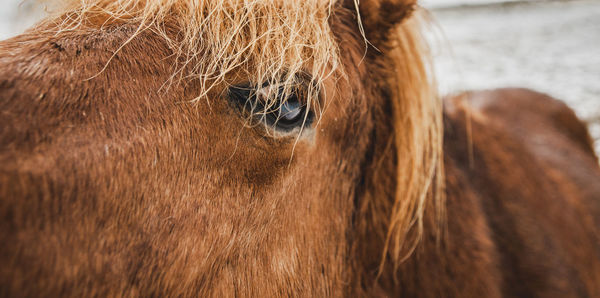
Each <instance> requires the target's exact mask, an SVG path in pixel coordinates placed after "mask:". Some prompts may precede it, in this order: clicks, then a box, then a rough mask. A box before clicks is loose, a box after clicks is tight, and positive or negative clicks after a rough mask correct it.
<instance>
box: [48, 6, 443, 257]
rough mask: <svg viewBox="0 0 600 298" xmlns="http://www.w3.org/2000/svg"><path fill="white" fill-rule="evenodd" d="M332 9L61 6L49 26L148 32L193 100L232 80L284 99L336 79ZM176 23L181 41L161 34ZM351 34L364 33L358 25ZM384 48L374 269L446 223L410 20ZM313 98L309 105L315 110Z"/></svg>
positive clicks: (416, 29)
mask: <svg viewBox="0 0 600 298" xmlns="http://www.w3.org/2000/svg"><path fill="white" fill-rule="evenodd" d="M336 4H337V0H302V1H283V0H244V1H241V0H215V1H203V0H185V1H184V0H62V2H61V5H60V7H61V8H60V11H61V13H60V15H61V17H59V18H56V19H54V20H55V22H57V20H58V23H56V24H55V25H56V26H55V27H54V28H58V29H59V30H61V31H62V30H76V29H79V28H82V27H86V26H89V25H90V22H91V20H93V22H94V24H92V25H95V26H97V25H98V24H100V25H109V24H113V23H119V22H127V23H132V24H137V25H138V26H139V27H138V30H137V31H136V34H134V35H132V36H131V39H133V38H135V36H136V35H137V33H139V32H142V31H143V30H152V31H154V32H156V33H157V34H159V35H160V36H162V37H163V38H164V39H165V40H166V41H167V42H168V44H169V46H170V48H171V49H172V50H173V51H174V54H175V55H176V56H177V57H180V58H181V59H182V60H183V61H184V63H183V64H184V65H185V67H182V68H178V69H177V70H176V71H175V72H174V74H173V78H176V77H178V78H180V79H196V80H199V82H200V83H201V84H202V87H203V88H202V90H203V93H202V94H198V96H197V99H200V98H203V97H204V96H205V95H206V94H207V93H208V92H210V91H211V90H212V89H213V87H214V86H216V85H217V84H223V83H224V84H230V83H232V82H231V78H230V77H231V76H232V75H234V74H235V75H237V77H238V78H239V77H244V78H251V79H252V80H253V82H252V83H255V84H261V83H264V82H274V81H275V82H280V83H281V85H282V86H284V87H285V93H287V92H291V89H292V88H293V87H294V85H296V84H297V83H298V82H297V80H298V77H299V76H303V77H308V78H310V80H312V82H311V84H309V85H310V86H320V85H321V82H322V81H323V80H325V79H326V78H328V77H329V76H331V75H332V74H339V75H340V76H343V73H344V69H343V67H342V63H341V58H340V54H339V49H338V44H337V42H336V40H335V37H334V34H333V32H332V31H331V27H330V24H329V21H330V18H329V16H330V15H331V14H332V13H333V12H334V10H335V8H336ZM355 5H358V1H355ZM357 7H358V6H357ZM357 11H358V9H357ZM173 20H174V22H175V23H176V24H177V25H178V28H177V30H176V31H177V32H179V34H178V35H173V34H172V33H171V32H169V31H168V29H166V28H164V26H163V25H164V24H165V23H167V21H171V22H173ZM358 28H359V29H360V31H361V34H364V32H363V29H362V24H361V21H360V18H358ZM367 38H368V36H367ZM388 43H389V49H387V50H385V53H383V54H384V55H385V56H386V61H387V62H388V63H389V67H390V70H391V71H390V74H391V75H390V76H389V77H388V79H389V81H388V82H387V84H388V85H389V86H391V87H392V90H391V91H392V96H393V98H392V107H393V114H394V119H395V123H394V137H395V145H396V148H397V154H396V159H397V169H396V173H397V181H396V185H397V187H396V191H395V200H394V201H392V202H389V198H371V199H372V200H383V199H387V201H386V202H378V203H376V204H380V206H379V207H377V209H378V210H379V211H377V212H375V211H372V212H374V213H378V212H379V213H380V215H381V216H383V215H382V214H381V213H382V212H385V215H386V217H388V219H387V220H384V222H385V224H384V226H385V227H376V228H377V229H379V228H381V229H385V231H384V232H383V233H385V234H386V236H385V239H386V242H385V246H384V252H383V257H382V263H381V268H383V266H384V264H385V260H386V259H387V258H391V259H392V261H393V263H394V264H396V265H397V264H399V263H401V262H402V261H403V260H405V259H406V258H407V257H408V256H410V255H411V253H412V252H413V251H414V250H415V248H416V247H417V245H418V243H419V241H420V239H421V238H422V235H423V229H424V222H425V210H426V209H427V210H431V211H433V212H434V214H435V218H436V219H438V220H437V222H438V224H441V223H442V222H443V218H444V190H443V187H444V171H443V154H442V142H443V140H442V138H443V136H442V116H441V115H442V111H441V101H440V100H439V99H438V97H437V94H436V93H435V91H434V88H432V86H433V82H432V80H431V71H430V70H429V69H428V65H429V63H428V61H427V59H426V57H427V48H426V46H425V43H424V42H423V40H422V37H421V32H420V24H419V21H418V20H417V19H416V17H412V18H411V19H410V20H408V21H406V22H403V23H402V24H400V25H399V26H397V27H396V28H394V29H393V30H392V31H391V32H390V34H389V41H388ZM240 70H241V71H242V73H241V74H240V73H239V71H240ZM313 91H315V92H309V95H308V99H307V100H308V104H309V105H312V106H315V103H312V101H314V100H315V99H316V90H313ZM286 97H287V96H286ZM317 106H318V103H317ZM381 209H385V210H381ZM437 227H438V228H440V226H437Z"/></svg>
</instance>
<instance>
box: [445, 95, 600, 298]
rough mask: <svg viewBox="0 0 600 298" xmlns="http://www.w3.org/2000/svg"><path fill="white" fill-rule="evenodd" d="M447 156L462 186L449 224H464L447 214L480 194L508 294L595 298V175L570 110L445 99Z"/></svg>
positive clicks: (493, 98) (598, 275) (585, 139)
mask: <svg viewBox="0 0 600 298" xmlns="http://www.w3.org/2000/svg"><path fill="white" fill-rule="evenodd" d="M445 151H446V164H452V165H453V167H451V168H454V170H453V171H454V172H448V175H449V176H450V177H449V178H448V180H449V181H450V180H451V179H459V180H462V181H463V182H462V184H463V185H466V188H463V189H462V190H460V191H459V192H458V193H457V192H456V191H455V192H448V208H449V210H448V214H449V215H448V217H449V225H450V226H452V225H461V224H464V223H462V221H461V219H460V218H452V216H453V210H451V209H452V208H454V207H453V206H455V205H457V204H459V203H457V202H461V201H464V199H463V198H462V194H461V193H467V192H469V193H476V194H477V197H478V199H477V204H478V205H479V206H480V207H481V210H482V212H483V214H484V217H485V218H486V224H487V226H488V227H489V231H490V234H489V235H488V236H489V237H491V239H492V241H493V242H494V245H495V247H496V249H497V251H498V252H499V260H500V261H499V263H500V268H501V274H502V280H503V293H504V294H507V295H511V296H512V295H518V296H557V295H558V296H561V297H573V296H575V297H578V296H587V295H589V296H598V295H600V288H599V285H600V262H599V261H598V260H600V247H599V246H598V243H599V238H598V235H599V234H598V230H597V227H598V226H600V201H599V200H600V183H599V181H600V168H599V167H598V160H597V158H596V156H595V155H594V152H593V147H592V141H591V138H590V136H589V133H588V132H587V129H586V127H585V125H584V124H583V123H582V122H581V121H580V120H579V119H578V118H577V117H576V116H575V114H574V113H573V111H572V110H570V109H569V108H568V107H567V106H566V105H565V104H564V103H562V102H560V101H558V100H556V99H553V98H551V97H549V96H547V95H544V94H540V93H537V92H534V91H530V90H526V89H499V90H493V91H481V92H467V93H463V94H460V95H457V96H454V97H450V98H447V99H445ZM472 208H475V207H472ZM454 216H457V214H456V215H454ZM453 220H455V223H452V221H453ZM462 237H466V236H465V235H463V236H462ZM457 238H458V239H461V237H457ZM591 256H596V257H594V258H592V257H591ZM559 281H560V282H559Z"/></svg>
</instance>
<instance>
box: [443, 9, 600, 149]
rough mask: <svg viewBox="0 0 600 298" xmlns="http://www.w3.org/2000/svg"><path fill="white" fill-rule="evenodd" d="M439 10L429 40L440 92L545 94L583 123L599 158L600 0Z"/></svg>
mask: <svg viewBox="0 0 600 298" xmlns="http://www.w3.org/2000/svg"><path fill="white" fill-rule="evenodd" d="M467 2H476V1H474V0H471V1H467ZM477 2H479V1H477ZM468 4H472V3H468ZM478 4H481V3H478ZM440 7H441V8H434V9H432V13H433V16H434V18H435V20H436V22H437V23H438V25H439V28H440V29H441V30H442V32H443V33H442V34H439V33H438V34H435V37H436V38H432V39H433V40H434V42H433V44H434V46H433V50H434V55H435V59H434V62H435V65H436V73H437V77H438V81H439V83H440V90H441V92H442V94H448V93H452V92H457V91H461V90H469V89H487V88H496V87H503V86H520V87H528V88H533V89H536V90H539V91H542V92H545V93H548V94H550V95H552V96H554V97H556V98H559V99H562V100H564V101H566V102H567V103H568V104H569V105H570V106H571V107H572V108H573V109H574V110H575V111H576V112H577V114H578V115H579V116H580V117H581V118H583V119H584V120H585V121H587V122H588V123H589V125H590V130H591V133H592V135H593V137H594V138H595V139H596V152H598V153H600V1H597V0H596V1H592V0H584V1H543V2H531V3H507V4H500V5H475V6H458V7H454V8H452V7H450V8H449V7H447V6H444V5H440Z"/></svg>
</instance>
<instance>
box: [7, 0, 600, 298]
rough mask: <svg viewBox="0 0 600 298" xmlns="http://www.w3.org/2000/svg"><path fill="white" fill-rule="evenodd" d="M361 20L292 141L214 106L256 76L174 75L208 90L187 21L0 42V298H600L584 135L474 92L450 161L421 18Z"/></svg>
mask: <svg viewBox="0 0 600 298" xmlns="http://www.w3.org/2000/svg"><path fill="white" fill-rule="evenodd" d="M363 2H364V3H363ZM354 4H355V3H354V1H345V2H344V3H339V4H336V5H335V7H334V8H335V9H334V11H333V13H332V14H331V16H330V17H329V18H328V23H329V24H330V29H331V34H332V37H333V38H334V40H335V41H336V43H337V49H336V52H339V54H340V57H341V61H340V63H341V64H342V65H341V67H342V69H343V73H342V72H333V73H331V74H330V75H329V76H327V77H326V78H323V80H322V81H320V84H321V85H322V86H321V89H322V92H323V94H322V96H321V100H322V102H320V104H321V105H322V107H323V110H322V113H321V115H320V119H319V121H318V122H317V123H315V124H314V125H315V127H314V128H307V129H310V130H312V133H310V134H307V135H306V136H302V137H301V138H296V137H294V136H287V137H275V136H272V135H270V134H268V133H267V132H266V131H265V130H264V129H263V128H262V127H258V126H257V127H247V126H245V125H244V124H245V120H244V118H243V117H242V115H240V114H239V113H238V112H236V111H235V110H234V109H232V107H231V104H229V103H228V101H227V99H226V98H225V95H224V92H223V90H225V88H226V87H227V86H228V85H227V84H228V82H231V81H236V80H239V79H240V78H242V79H243V78H245V76H248V73H251V72H247V71H232V72H231V73H229V74H228V75H227V76H224V77H223V80H221V81H217V82H216V83H215V84H214V85H211V87H212V88H210V90H208V91H207V88H206V84H205V83H204V81H203V80H202V78H196V79H194V78H187V79H182V80H176V81H173V80H171V78H172V75H173V73H174V72H176V71H180V72H181V71H183V72H186V71H189V73H191V74H198V73H197V70H198V69H197V68H196V67H195V66H190V65H188V64H186V63H188V62H189V61H190V60H189V59H187V58H189V57H186V55H190V53H188V52H178V51H177V48H174V47H173V41H175V40H177V36H178V32H180V30H181V28H182V25H181V23H180V22H179V21H173V20H169V19H168V18H166V19H164V20H163V21H162V23H160V26H161V27H160V28H161V30H162V31H160V32H157V31H156V30H139V28H140V22H142V24H143V20H139V19H135V18H130V19H128V20H127V21H118V22H110V23H106V24H104V25H103V26H100V24H99V23H95V21H98V22H102V23H105V22H106V19H103V18H98V19H94V18H90V19H89V22H87V23H85V26H77V27H74V28H72V30H59V31H58V32H57V30H55V29H56V28H57V27H56V25H54V24H52V23H46V24H44V25H41V26H42V27H39V28H38V30H34V31H30V32H29V33H26V34H24V35H22V36H19V37H16V38H13V39H11V40H8V41H4V42H2V43H0V65H1V67H0V111H1V113H2V116H1V117H0V144H1V147H0V164H1V167H0V216H1V217H0V218H1V219H0V241H1V242H0V243H2V244H3V245H2V246H1V247H0V260H1V263H2V264H3V266H2V267H1V269H0V296H6V297H14V296H32V297H33V296H35V297H40V296H41V297H54V296H70V297H82V296H217V295H218V296H258V297H268V296H311V297H314V296H316V297H322V296H404V297H415V296H419V297H444V296H445V297H502V296H509V297H512V296H520V297H534V296H537V297H597V296H600V288H599V285H600V246H599V240H600V239H599V235H598V226H599V225H600V206H599V202H598V200H599V199H600V169H599V167H598V163H597V162H598V161H597V159H596V157H595V156H594V153H593V150H592V149H591V148H592V146H591V140H590V138H589V135H588V133H587V130H586V128H585V126H584V125H583V124H582V123H581V122H580V121H579V120H578V119H577V118H576V117H575V115H574V114H573V112H572V111H571V110H570V109H568V108H567V107H566V106H565V105H564V104H562V103H560V102H558V101H556V100H554V99H551V98H549V97H547V96H545V95H541V94H538V93H534V92H532V91H527V90H520V89H506V90H496V91H486V92H473V93H466V94H462V95H459V96H456V97H452V98H448V99H446V100H445V101H444V103H445V107H444V112H443V115H444V118H443V129H444V131H443V133H444V145H443V152H444V157H443V166H442V165H441V164H439V161H442V156H441V148H442V147H441V137H442V132H441V131H439V130H440V129H441V127H442V121H441V116H442V111H441V109H439V105H437V104H436V103H437V101H436V96H435V94H433V93H432V91H431V89H429V86H430V81H429V78H428V77H427V68H426V64H427V63H426V60H425V58H423V57H422V55H426V53H425V52H424V51H425V49H424V48H423V47H422V45H421V42H420V41H419V38H418V37H419V36H418V31H415V28H416V27H415V26H416V24H415V23H414V21H411V20H407V17H408V15H410V11H412V10H413V5H414V3H413V2H412V1H392V0H389V1H385V0H383V1H361V4H360V5H361V6H360V7H359V9H358V13H360V15H361V16H362V21H361V22H358V21H357V20H358V19H357V10H356V7H354ZM382 12H385V13H382ZM392 12H394V13H392ZM361 28H362V29H361ZM42 29H43V30H42ZM379 29H381V30H379ZM361 32H364V33H365V36H366V37H367V39H368V40H369V42H370V43H371V44H373V45H374V46H375V47H377V48H378V49H379V50H378V51H376V50H373V49H372V48H370V49H369V50H368V51H367V52H366V55H365V52H364V50H365V47H364V46H365V40H364V36H363V35H362V33H361ZM132 36H135V37H134V38H131V37H132ZM165 36H167V37H169V38H165ZM193 55H195V53H192V56H193ZM108 61H110V63H107V62H108ZM200 61H202V60H200ZM296 62H297V61H296ZM188 68H189V69H188ZM183 77H186V76H183ZM166 82H171V84H167V85H168V86H167V85H165V83H166ZM199 94H205V95H203V97H202V98H206V100H195V99H198V96H199ZM292 153H293V158H291V156H292ZM442 179H444V180H443V181H442ZM444 185H445V187H444ZM444 198H446V199H445V201H444ZM440 231H443V232H444V233H440Z"/></svg>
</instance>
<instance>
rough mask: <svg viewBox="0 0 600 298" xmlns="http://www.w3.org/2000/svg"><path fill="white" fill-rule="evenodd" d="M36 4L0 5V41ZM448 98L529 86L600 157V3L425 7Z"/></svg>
mask: <svg viewBox="0 0 600 298" xmlns="http://www.w3.org/2000/svg"><path fill="white" fill-rule="evenodd" d="M35 3H36V0H0V39H5V38H8V37H10V36H12V35H15V34H18V33H20V32H23V30H25V29H26V28H27V27H29V26H31V25H32V24H34V23H35V22H36V20H38V19H39V18H40V16H42V15H43V8H42V7H41V6H40V5H39V4H38V5H36V4H35ZM421 4H422V5H423V6H424V7H426V8H428V9H430V10H431V12H432V15H433V17H434V20H435V22H436V23H437V27H436V28H434V30H433V32H437V34H431V35H430V39H431V40H432V44H433V50H434V55H435V61H434V62H435V65H436V73H437V77H438V82H439V83H440V90H441V92H442V94H447V93H453V92H458V91H461V90H468V89H487V88H496V87H503V86H522V87H529V88H533V89H536V90H539V91H542V92H546V93H548V94H550V95H552V96H554V97H557V98H560V99H562V100H564V101H566V102H567V103H568V104H569V105H570V106H571V107H573V109H574V110H575V111H576V112H577V114H578V115H579V116H580V117H581V118H583V119H584V120H586V121H587V122H588V123H589V124H590V129H591V132H592V135H593V136H594V138H595V139H596V151H597V152H598V153H600V98H599V97H600V0H575V1H565V0H563V1H550V0H548V1H539V0H538V1H535V0H533V1H532V0H528V1H519V0H422V1H421Z"/></svg>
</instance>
